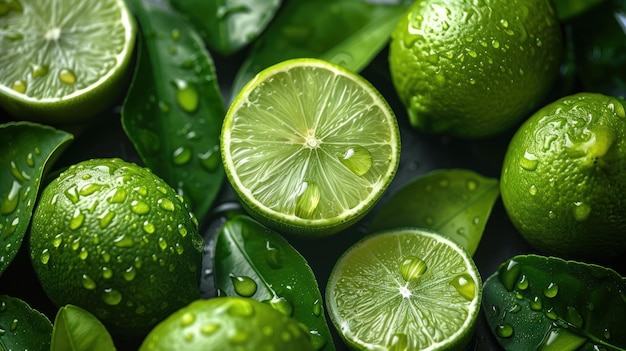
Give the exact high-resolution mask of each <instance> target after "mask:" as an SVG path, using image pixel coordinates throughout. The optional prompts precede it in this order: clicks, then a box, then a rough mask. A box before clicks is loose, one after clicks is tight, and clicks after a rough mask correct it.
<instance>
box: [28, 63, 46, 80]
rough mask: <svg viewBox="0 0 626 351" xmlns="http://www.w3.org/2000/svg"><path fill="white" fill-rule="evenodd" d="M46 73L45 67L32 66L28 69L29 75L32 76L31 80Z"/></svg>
mask: <svg viewBox="0 0 626 351" xmlns="http://www.w3.org/2000/svg"><path fill="white" fill-rule="evenodd" d="M48 71H49V69H48V66H46V65H40V64H33V65H31V67H30V73H31V74H32V75H33V78H41V77H43V76H45V75H46V74H48Z"/></svg>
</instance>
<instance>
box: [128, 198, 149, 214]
mask: <svg viewBox="0 0 626 351" xmlns="http://www.w3.org/2000/svg"><path fill="white" fill-rule="evenodd" d="M130 209H131V211H133V212H134V213H136V214H140V215H141V214H146V213H148V212H150V206H148V204H147V203H145V202H143V201H141V200H133V201H132V202H131V203H130Z"/></svg>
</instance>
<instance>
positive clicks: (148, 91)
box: [122, 0, 225, 218]
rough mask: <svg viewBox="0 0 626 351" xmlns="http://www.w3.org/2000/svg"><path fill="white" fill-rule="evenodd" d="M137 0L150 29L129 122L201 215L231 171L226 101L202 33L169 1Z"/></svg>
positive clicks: (132, 134)
mask: <svg viewBox="0 0 626 351" xmlns="http://www.w3.org/2000/svg"><path fill="white" fill-rule="evenodd" d="M130 3H131V4H132V5H133V6H132V7H133V9H134V11H135V13H136V16H137V18H138V23H139V25H140V26H141V27H142V32H143V33H144V34H145V35H144V36H143V37H141V38H140V39H141V40H139V45H140V47H139V50H138V51H139V53H138V62H137V68H136V71H135V76H134V78H133V82H132V85H131V88H130V91H129V93H128V95H127V96H126V100H125V101H124V104H123V107H122V124H123V127H124V130H125V132H126V134H127V135H128V137H129V139H130V140H131V141H132V143H133V145H134V146H135V148H136V149H137V151H138V153H139V155H140V156H141V159H142V161H143V162H144V163H145V164H146V166H148V167H149V168H151V169H152V171H153V172H154V173H155V174H156V175H158V176H160V177H161V178H163V179H164V180H165V181H166V182H168V183H169V184H170V185H171V186H172V187H173V188H174V189H176V191H177V192H178V193H179V194H182V195H183V197H184V198H185V200H186V201H187V202H188V203H189V204H190V206H191V208H192V210H193V212H194V213H195V215H196V216H197V217H198V218H202V217H203V216H204V215H205V214H206V212H207V211H208V210H209V208H210V207H211V205H212V203H213V201H214V199H215V197H216V195H217V192H218V191H219V189H220V187H221V184H222V182H223V179H224V172H223V170H222V162H221V159H220V153H219V149H218V148H219V133H220V129H221V124H222V119H223V117H224V113H225V110H224V103H223V100H222V96H221V93H220V90H219V87H218V85H217V81H216V76H215V68H214V66H213V60H212V58H211V56H210V54H209V52H208V51H207V50H206V49H205V48H204V44H203V42H202V39H201V38H200V37H199V36H198V34H197V33H196V32H195V30H194V29H193V28H191V26H189V25H188V24H186V22H185V21H184V20H183V18H182V17H181V16H180V15H178V14H177V13H175V12H174V11H173V10H172V9H170V8H168V7H166V5H165V4H163V3H160V2H154V1H150V0H132V1H130Z"/></svg>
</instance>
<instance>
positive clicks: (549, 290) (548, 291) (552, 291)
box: [543, 282, 559, 298]
mask: <svg viewBox="0 0 626 351" xmlns="http://www.w3.org/2000/svg"><path fill="white" fill-rule="evenodd" d="M558 293H559V286H558V285H557V284H556V283H553V282H551V283H550V284H548V286H546V287H545V288H544V289H543V294H544V295H545V296H546V297H547V298H554V297H556V295H557V294H558Z"/></svg>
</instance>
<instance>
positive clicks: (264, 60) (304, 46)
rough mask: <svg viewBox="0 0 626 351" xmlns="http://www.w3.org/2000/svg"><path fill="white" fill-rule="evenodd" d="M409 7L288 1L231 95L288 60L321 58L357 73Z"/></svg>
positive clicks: (347, 0)
mask: <svg viewBox="0 0 626 351" xmlns="http://www.w3.org/2000/svg"><path fill="white" fill-rule="evenodd" d="M407 6H408V5H380V4H379V5H375V4H370V3H366V2H364V1H362V0H300V1H289V2H287V3H286V4H285V6H284V7H283V9H282V10H281V11H280V12H279V14H278V15H277V16H276V18H275V20H274V21H273V22H272V23H271V24H270V25H269V27H268V28H267V31H266V32H265V33H264V34H263V35H262V36H261V37H260V39H259V40H258V41H257V42H256V43H255V45H254V47H253V49H252V51H251V53H250V55H249V56H248V58H247V59H246V60H245V61H244V62H243V64H242V67H241V68H240V70H239V72H238V73H237V76H236V77H235V80H234V82H233V88H232V92H233V96H234V95H236V93H237V92H239V90H241V88H242V87H243V86H244V85H245V84H246V83H247V82H248V81H249V80H250V79H251V78H252V77H254V76H255V75H256V74H257V73H259V72H260V71H261V70H263V69H264V68H267V67H269V66H271V65H273V64H275V63H278V62H281V61H284V60H286V59H290V58H297V57H312V58H320V59H323V60H326V61H330V62H333V63H336V64H339V65H342V66H344V67H346V68H348V69H350V70H352V71H355V72H359V71H360V70H361V69H363V68H364V67H365V66H367V64H368V63H370V61H371V60H372V59H373V58H374V57H375V56H376V54H378V53H379V52H380V50H381V49H382V48H383V47H384V46H385V45H386V44H387V42H388V40H389V37H390V35H391V32H392V31H393V29H394V28H395V26H396V23H397V22H398V20H399V19H400V16H401V15H402V13H403V12H404V11H405V9H406V8H407Z"/></svg>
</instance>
